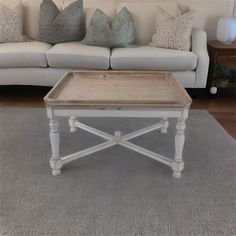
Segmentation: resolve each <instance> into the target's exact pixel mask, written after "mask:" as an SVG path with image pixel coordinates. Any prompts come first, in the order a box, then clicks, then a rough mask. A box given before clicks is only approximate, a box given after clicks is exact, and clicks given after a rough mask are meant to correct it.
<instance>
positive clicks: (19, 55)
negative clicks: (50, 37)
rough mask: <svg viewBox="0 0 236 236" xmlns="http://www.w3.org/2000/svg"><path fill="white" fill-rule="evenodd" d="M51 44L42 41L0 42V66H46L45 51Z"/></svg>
mask: <svg viewBox="0 0 236 236" xmlns="http://www.w3.org/2000/svg"><path fill="white" fill-rule="evenodd" d="M51 47H52V46H51V45H50V44H47V43H42V42H18V43H2V44H0V67H1V68H14V67H15V68H16V67H19V68H20V67H47V66H48V64H47V58H46V52H47V51H48V50H49V49H50V48H51Z"/></svg>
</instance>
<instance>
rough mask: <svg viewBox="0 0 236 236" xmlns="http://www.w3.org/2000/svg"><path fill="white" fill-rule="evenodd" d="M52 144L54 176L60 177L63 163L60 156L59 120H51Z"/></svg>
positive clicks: (51, 163)
mask: <svg viewBox="0 0 236 236" xmlns="http://www.w3.org/2000/svg"><path fill="white" fill-rule="evenodd" d="M49 126H50V142H51V148H52V157H51V159H50V166H51V168H52V175H59V174H60V173H61V167H62V161H61V159H60V154H59V144H60V135H59V123H58V121H57V119H55V118H52V119H50V123H49Z"/></svg>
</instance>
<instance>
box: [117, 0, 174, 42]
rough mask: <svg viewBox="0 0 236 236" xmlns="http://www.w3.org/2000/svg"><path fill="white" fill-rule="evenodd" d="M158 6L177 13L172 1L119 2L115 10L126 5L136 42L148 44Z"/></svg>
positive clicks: (153, 28)
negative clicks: (133, 26)
mask: <svg viewBox="0 0 236 236" xmlns="http://www.w3.org/2000/svg"><path fill="white" fill-rule="evenodd" d="M158 6H160V7H162V8H163V9H164V10H166V11H167V12H168V13H170V14H171V15H173V16H177V14H178V6H177V4H176V3H173V2H168V3H167V2H158V3H154V2H146V3H144V2H128V1H127V2H121V3H118V4H117V8H116V10H117V12H119V11H120V10H121V9H122V8H123V7H126V8H127V9H128V10H129V12H130V13H131V14H132V18H133V20H134V25H135V29H136V35H137V38H138V43H139V44H141V45H148V44H149V43H151V41H152V36H153V34H154V33H155V21H156V15H157V13H158Z"/></svg>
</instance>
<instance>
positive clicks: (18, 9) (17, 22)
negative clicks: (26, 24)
mask: <svg viewBox="0 0 236 236" xmlns="http://www.w3.org/2000/svg"><path fill="white" fill-rule="evenodd" d="M22 31H23V9H22V6H21V4H20V3H19V4H17V5H15V6H14V7H12V8H9V7H7V6H5V5H3V4H2V3H0V42H1V43H14V42H21V41H23V36H22Z"/></svg>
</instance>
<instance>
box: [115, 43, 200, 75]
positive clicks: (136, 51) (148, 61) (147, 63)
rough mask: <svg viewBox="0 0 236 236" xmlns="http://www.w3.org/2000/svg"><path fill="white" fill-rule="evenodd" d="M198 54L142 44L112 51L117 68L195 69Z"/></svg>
mask: <svg viewBox="0 0 236 236" xmlns="http://www.w3.org/2000/svg"><path fill="white" fill-rule="evenodd" d="M196 66H197V56H196V55H195V54H194V53H192V52H189V51H181V50H173V49H165V48H155V47H151V46H142V47H138V48H116V49H113V50H112V53H111V68H112V69H117V70H167V71H184V70H194V69H195V68H196Z"/></svg>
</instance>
